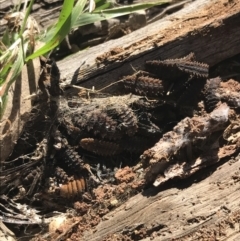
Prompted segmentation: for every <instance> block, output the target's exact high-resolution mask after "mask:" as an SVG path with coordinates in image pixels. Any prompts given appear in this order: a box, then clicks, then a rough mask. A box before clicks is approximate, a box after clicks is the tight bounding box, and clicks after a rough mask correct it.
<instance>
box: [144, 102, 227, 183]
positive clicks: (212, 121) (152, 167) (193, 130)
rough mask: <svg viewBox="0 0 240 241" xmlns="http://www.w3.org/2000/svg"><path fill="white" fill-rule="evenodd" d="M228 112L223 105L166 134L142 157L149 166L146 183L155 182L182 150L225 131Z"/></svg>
mask: <svg viewBox="0 0 240 241" xmlns="http://www.w3.org/2000/svg"><path fill="white" fill-rule="evenodd" d="M228 111H229V107H228V106H227V105H226V104H222V105H220V106H219V107H218V108H217V109H215V110H214V111H213V112H211V113H210V114H209V115H207V116H205V117H193V118H188V117H187V118H185V119H183V120H182V121H180V122H179V123H178V124H177V125H176V126H175V127H174V128H173V131H170V132H168V133H166V134H164V135H163V137H162V138H161V139H160V141H159V142H158V143H156V145H155V146H154V147H152V148H151V149H149V150H147V151H145V152H144V153H143V155H142V156H141V159H142V162H143V165H144V166H145V165H146V166H148V165H149V167H148V168H147V169H146V177H145V178H146V181H147V182H152V181H154V179H155V177H156V175H158V173H160V172H161V171H163V170H164V168H165V167H166V165H167V163H168V162H170V160H171V158H172V157H173V156H174V155H176V154H177V153H178V151H179V150H180V149H182V148H184V147H187V146H188V145H191V144H194V143H195V142H196V141H197V140H198V139H199V138H202V137H207V136H209V135H210V134H211V133H213V132H215V131H218V130H222V129H224V125H225V124H226V122H227V121H228Z"/></svg>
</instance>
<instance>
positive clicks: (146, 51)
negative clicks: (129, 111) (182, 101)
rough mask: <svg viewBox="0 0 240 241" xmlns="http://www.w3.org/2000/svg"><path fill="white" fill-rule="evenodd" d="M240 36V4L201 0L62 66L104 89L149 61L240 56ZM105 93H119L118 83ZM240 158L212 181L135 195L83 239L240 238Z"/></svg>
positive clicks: (71, 79) (70, 78)
mask: <svg viewBox="0 0 240 241" xmlns="http://www.w3.org/2000/svg"><path fill="white" fill-rule="evenodd" d="M239 30H240V3H239V2H237V1H207V0H200V1H196V2H194V3H192V4H190V5H189V6H187V7H186V8H184V9H183V10H181V11H179V12H177V13H176V14H173V15H171V16H169V17H167V18H165V19H163V20H159V21H158V22H156V23H154V24H151V25H149V26H147V27H145V28H143V29H140V30H137V31H136V32H133V33H131V34H129V35H127V36H125V37H123V38H121V39H118V41H110V42H108V43H107V44H106V43H104V44H101V45H99V46H97V47H93V48H91V49H90V50H87V51H84V52H81V53H78V54H75V55H73V56H71V58H67V59H65V60H62V61H59V63H58V64H59V67H60V70H61V73H62V78H63V79H64V81H65V83H64V84H67V85H69V84H80V85H81V86H83V87H86V88H91V87H92V86H94V87H95V89H97V90H98V89H101V88H105V87H106V86H108V85H109V84H112V83H114V82H116V81H118V80H119V79H121V78H122V77H123V76H125V75H129V74H133V73H134V72H135V71H136V70H139V69H141V70H142V69H143V66H144V63H145V61H147V60H153V59H167V58H178V57H182V56H186V55H187V54H189V53H190V52H194V53H195V55H196V59H197V60H198V61H201V62H205V63H207V64H209V65H210V67H211V66H213V65H215V64H217V63H219V62H221V61H222V60H225V59H226V58H229V57H232V56H234V55H236V54H238V53H239V52H240V50H239V48H238V44H239V43H238V39H239V36H240V32H239ZM120 42H121V43H120ZM105 90H106V89H105ZM107 91H109V92H111V93H118V90H117V87H116V86H115V85H113V86H111V87H110V88H108V89H107ZM238 159H239V157H237V158H236V159H234V160H232V161H229V163H225V164H224V165H222V166H219V168H217V169H211V170H210V171H209V172H207V171H205V173H207V174H206V175H209V176H208V177H207V178H206V179H204V180H202V181H200V182H198V183H196V184H193V182H194V180H195V179H196V176H195V179H194V178H192V179H189V180H187V181H186V180H185V181H184V184H182V186H180V187H179V188H171V189H166V190H164V189H165V188H166V187H165V188H164V187H160V188H156V189H149V190H147V191H145V192H143V193H141V194H138V195H136V196H134V197H132V198H131V199H130V200H128V201H127V203H125V204H122V206H120V207H119V208H117V209H116V210H114V211H113V212H111V213H109V214H108V215H106V216H105V217H104V221H102V222H101V223H100V224H99V225H98V226H97V227H96V229H94V230H90V231H86V232H85V233H84V237H83V239H84V240H114V239H120V240H124V239H126V238H128V237H131V238H132V239H133V240H140V239H142V240H150V239H153V238H156V240H159V239H160V240H172V239H175V240H193V239H197V240H198V239H200V237H201V238H202V237H203V238H205V239H206V240H210V239H211V238H215V239H216V238H220V237H224V238H229V237H231V238H232V239H234V238H235V239H237V238H239V234H238V232H237V231H236V230H235V225H236V222H239V212H240V210H239V207H238V203H237V201H236V200H238V198H239V194H238V192H237V190H238V189H239V168H240V166H239V162H237V160H238ZM212 172H214V173H213V174H212ZM200 174H201V175H202V176H201V177H200V179H202V178H204V175H203V172H200ZM211 174H212V175H211ZM236 180H237V181H236ZM184 185H186V186H184ZM181 188H185V189H184V190H182V189H181ZM160 191H161V192H160ZM210 193H211V195H210ZM229 220H230V221H229Z"/></svg>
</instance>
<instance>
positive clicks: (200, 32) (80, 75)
mask: <svg viewBox="0 0 240 241" xmlns="http://www.w3.org/2000/svg"><path fill="white" fill-rule="evenodd" d="M239 10H240V3H239V2H238V1H228V0H221V1H209V0H198V1H195V2H193V3H192V4H189V5H188V6H186V7H185V8H184V9H182V10H180V11H179V12H177V13H175V14H172V15H170V16H168V17H166V18H164V19H161V20H159V21H157V22H155V23H152V24H150V25H148V26H146V27H144V28H141V29H139V30H136V31H134V32H132V33H131V34H129V35H126V36H124V37H122V38H120V39H118V40H111V41H108V42H107V43H103V44H100V45H98V46H96V47H92V48H91V49H88V50H85V51H81V52H78V53H76V54H74V55H71V56H70V57H68V58H66V59H63V60H61V61H59V62H58V66H59V68H60V71H61V77H62V79H63V80H65V82H64V83H65V84H81V86H83V87H86V88H92V86H95V89H101V88H104V87H106V86H107V85H109V84H110V83H112V82H115V81H117V80H118V79H119V78H122V76H124V75H129V74H133V73H134V72H135V71H137V70H139V69H142V68H143V66H144V63H145V61H147V60H153V59H159V58H160V59H168V58H178V57H182V56H186V55H188V54H189V53H190V52H194V54H195V55H196V59H197V60H198V61H201V62H204V63H207V64H209V65H210V67H211V66H213V65H215V64H217V63H219V62H221V61H222V60H224V59H226V58H229V57H232V56H234V55H236V54H238V53H239V52H240V50H239V41H238V40H239V37H240V31H239V29H240V13H239V12H240V11H239ZM107 90H108V91H116V87H115V86H113V87H112V88H108V89H107Z"/></svg>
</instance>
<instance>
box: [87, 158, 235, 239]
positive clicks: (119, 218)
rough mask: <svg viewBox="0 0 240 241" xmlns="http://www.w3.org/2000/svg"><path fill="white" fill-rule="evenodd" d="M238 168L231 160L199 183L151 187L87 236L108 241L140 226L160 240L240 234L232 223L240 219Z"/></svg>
mask: <svg viewBox="0 0 240 241" xmlns="http://www.w3.org/2000/svg"><path fill="white" fill-rule="evenodd" d="M239 169H240V162H239V161H236V162H234V163H231V162H227V163H225V164H224V165H222V166H220V167H218V168H217V169H216V170H215V171H213V173H211V172H210V173H209V170H208V171H205V174H207V175H209V176H208V177H207V178H205V179H203V180H201V181H200V182H197V183H194V179H191V180H190V181H188V180H185V181H181V182H182V183H183V185H182V189H178V188H170V189H167V190H161V189H149V190H147V191H145V192H143V193H142V194H138V195H136V196H134V197H132V198H131V199H129V200H128V201H127V202H126V203H125V204H123V205H122V206H120V207H119V208H117V209H116V210H114V211H113V212H111V213H109V214H108V215H107V216H106V217H105V220H104V221H102V222H101V223H100V224H99V225H98V226H97V227H96V229H95V230H94V232H92V231H87V232H85V235H84V239H83V240H89V241H90V240H91V241H93V240H94V241H97V240H104V238H105V237H106V236H111V235H113V234H115V237H117V236H118V235H119V234H121V233H124V232H125V233H128V235H129V236H130V235H132V234H133V233H134V232H135V233H136V232H137V230H139V229H141V228H142V229H145V230H148V231H149V235H148V236H147V237H150V236H151V234H152V233H153V230H155V232H156V233H155V235H157V238H156V240H161V241H164V240H172V239H173V238H182V239H180V240H200V239H199V238H200V237H202V238H204V237H205V239H201V240H216V239H210V238H211V235H212V237H217V236H221V235H220V232H223V233H224V232H225V233H226V235H222V238H225V239H224V240H228V239H227V237H231V236H232V235H238V236H239V226H238V224H236V225H235V224H234V222H233V220H235V222H239V221H240V209H239V198H240V192H239V188H240V174H239V173H240V172H239ZM202 175H204V173H203V172H202ZM184 183H185V184H184ZM184 185H186V186H184ZM158 191H160V192H159V193H158ZM237 215H238V216H237ZM236 218H237V220H236ZM231 219H232V221H230V220H231ZM228 222H229V223H228ZM140 226H142V227H141V228H139V227H140ZM151 229H152V231H151ZM214 230H215V235H216V236H214V233H213V231H214ZM144 240H150V239H149V238H146V239H144ZM220 240H222V239H220Z"/></svg>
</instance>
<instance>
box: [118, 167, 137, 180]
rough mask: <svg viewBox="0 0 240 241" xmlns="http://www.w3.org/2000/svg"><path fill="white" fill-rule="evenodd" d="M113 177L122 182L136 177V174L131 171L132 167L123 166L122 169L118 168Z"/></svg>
mask: <svg viewBox="0 0 240 241" xmlns="http://www.w3.org/2000/svg"><path fill="white" fill-rule="evenodd" d="M115 178H116V180H117V181H118V182H119V183H122V182H126V183H128V182H131V181H133V180H134V179H135V178H136V174H135V173H134V172H133V170H132V168H130V167H128V166H127V167H124V168H122V169H119V170H118V171H117V172H116V173H115Z"/></svg>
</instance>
